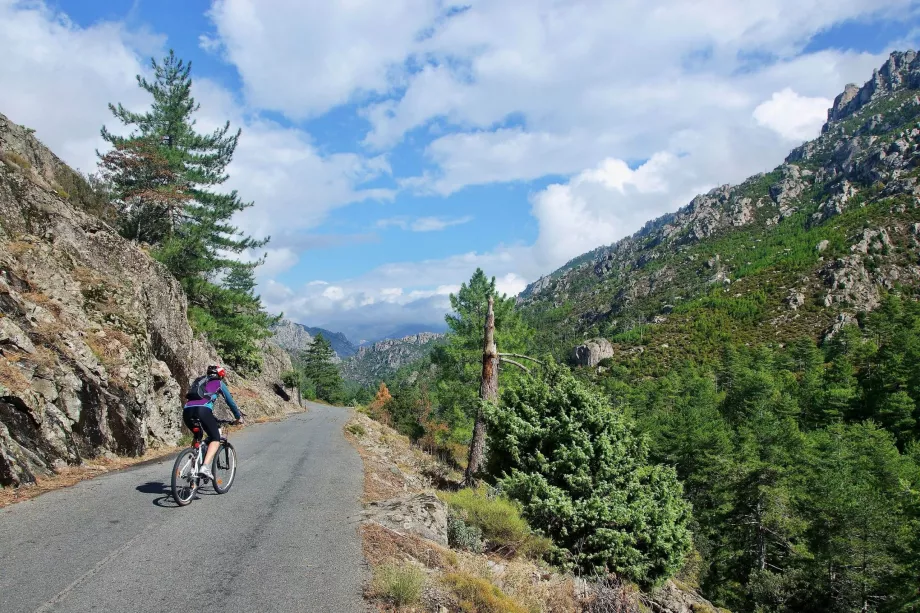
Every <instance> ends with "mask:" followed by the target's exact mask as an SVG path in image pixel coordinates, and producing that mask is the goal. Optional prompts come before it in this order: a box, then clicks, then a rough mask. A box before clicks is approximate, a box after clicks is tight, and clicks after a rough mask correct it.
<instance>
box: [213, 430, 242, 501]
mask: <svg viewBox="0 0 920 613" xmlns="http://www.w3.org/2000/svg"><path fill="white" fill-rule="evenodd" d="M236 468H237V461H236V449H234V448H233V445H231V444H230V443H229V442H228V441H223V442H222V443H221V444H220V448H219V449H218V450H217V453H216V454H215V455H214V459H213V460H211V472H212V473H213V474H214V480H213V481H212V482H211V483H212V485H213V486H214V491H215V492H217V493H218V494H226V493H227V492H229V491H230V488H231V487H233V482H234V481H235V480H236Z"/></svg>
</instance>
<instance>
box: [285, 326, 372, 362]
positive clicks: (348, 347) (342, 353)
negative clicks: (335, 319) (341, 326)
mask: <svg viewBox="0 0 920 613" xmlns="http://www.w3.org/2000/svg"><path fill="white" fill-rule="evenodd" d="M298 325H300V324H298ZM303 329H304V330H306V331H307V332H309V333H310V334H311V335H312V336H317V335H318V334H322V335H323V338H324V339H326V340H327V341H329V344H330V345H332V350H333V351H335V354H336V355H337V356H339V357H340V358H342V359H343V360H344V359H345V358H350V357H351V356H353V355H355V354H356V353H358V348H357V347H355V345H354V344H353V343H352V342H351V341H350V340H348V337H346V336H345V335H344V334H342V333H341V332H332V331H330V330H326V329H325V328H307V327H306V326H304V327H303Z"/></svg>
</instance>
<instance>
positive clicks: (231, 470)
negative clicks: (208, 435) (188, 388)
mask: <svg viewBox="0 0 920 613" xmlns="http://www.w3.org/2000/svg"><path fill="white" fill-rule="evenodd" d="M232 423H236V422H234V421H231V420H227V419H218V420H217V425H218V426H219V427H223V426H224V425H226V424H232ZM203 436H204V433H203V432H202V429H201V423H200V422H193V423H192V446H191V447H189V448H188V449H183V450H182V451H181V452H180V453H179V455H178V456H177V457H176V463H175V464H174V465H173V472H172V495H173V498H174V499H175V500H176V502H177V503H178V504H179V506H180V507H184V506H186V505H187V504H189V503H191V502H192V499H193V498H194V497H195V493H196V492H197V491H198V488H199V487H201V486H202V485H207V483H208V482H209V481H210V479H208V478H207V477H201V476H199V474H198V472H199V470H200V469H201V467H202V465H203V464H204V458H205V455H206V454H207V452H208V445H207V443H208V442H210V441H202V440H201V439H202V437H203ZM211 472H212V473H213V475H214V483H213V485H214V491H215V492H217V493H218V494H226V493H227V492H229V491H230V488H231V487H232V486H233V480H234V478H235V477H236V450H235V449H234V448H233V445H231V444H230V441H228V440H227V437H226V436H225V435H224V434H223V432H222V431H221V436H220V448H218V450H217V454H215V456H214V460H213V461H212V462H211Z"/></svg>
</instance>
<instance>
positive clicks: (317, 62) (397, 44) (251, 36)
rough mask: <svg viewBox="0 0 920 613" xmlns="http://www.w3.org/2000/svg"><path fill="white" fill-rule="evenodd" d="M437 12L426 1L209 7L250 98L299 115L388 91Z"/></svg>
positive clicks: (239, 2) (237, 1) (252, 1)
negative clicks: (365, 94) (368, 94)
mask: <svg viewBox="0 0 920 613" xmlns="http://www.w3.org/2000/svg"><path fill="white" fill-rule="evenodd" d="M439 13H440V2H437V1H428V0H390V1H387V2H370V1H365V0H357V1H351V2H324V1H312V2H302V1H300V0H288V1H281V2H272V3H266V2H262V1H261V0H217V1H215V2H214V3H213V5H212V7H211V11H210V15H211V18H212V20H213V22H214V24H215V26H216V28H217V33H218V35H219V36H220V39H221V42H222V43H223V46H224V48H225V52H226V55H227V57H228V59H229V60H230V61H232V62H233V63H234V64H235V65H236V66H237V68H238V69H239V71H240V75H241V76H242V77H243V81H244V83H245V87H246V96H247V99H248V100H249V101H250V103H252V104H254V105H256V106H259V107H262V108H270V109H276V110H280V111H283V112H285V113H286V114H288V115H289V116H292V117H298V118H301V117H307V116H315V115H318V114H321V113H323V112H324V111H327V110H329V109H330V108H332V107H334V106H336V105H339V104H342V103H345V102H347V101H348V100H350V99H352V98H353V97H354V96H355V95H356V94H360V93H386V92H388V91H389V90H390V88H391V87H392V86H393V85H394V84H395V83H396V82H398V79H399V77H400V75H401V74H402V69H401V66H402V64H403V61H404V60H405V58H406V56H407V54H408V53H409V52H410V50H411V49H412V48H413V47H414V46H415V41H416V39H417V37H418V36H419V35H420V33H421V32H422V31H423V30H424V29H425V28H427V27H429V26H430V25H431V24H432V22H433V20H434V19H435V18H436V17H437V16H438V14H439Z"/></svg>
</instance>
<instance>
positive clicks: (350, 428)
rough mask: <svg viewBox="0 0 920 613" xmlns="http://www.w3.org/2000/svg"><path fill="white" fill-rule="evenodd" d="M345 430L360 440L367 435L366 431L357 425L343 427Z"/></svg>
mask: <svg viewBox="0 0 920 613" xmlns="http://www.w3.org/2000/svg"><path fill="white" fill-rule="evenodd" d="M345 429H346V430H348V431H349V432H350V433H352V434H353V435H355V436H357V437H358V438H361V437H362V436H364V435H365V434H367V430H365V429H364V426H362V425H361V424H359V423H353V424H348V425H347V426H346V427H345Z"/></svg>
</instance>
